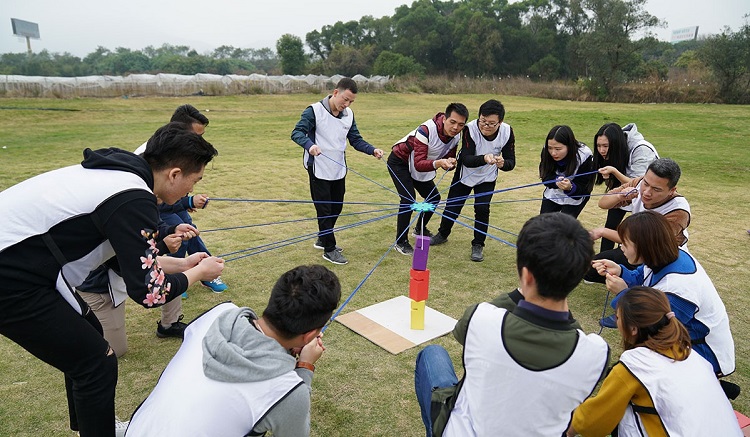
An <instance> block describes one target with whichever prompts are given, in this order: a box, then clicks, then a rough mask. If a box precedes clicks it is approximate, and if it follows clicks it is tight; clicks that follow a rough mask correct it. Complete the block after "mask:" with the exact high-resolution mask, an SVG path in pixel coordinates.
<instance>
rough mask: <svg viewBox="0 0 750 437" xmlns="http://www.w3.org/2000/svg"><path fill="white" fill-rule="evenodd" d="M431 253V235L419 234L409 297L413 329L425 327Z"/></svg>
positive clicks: (410, 275)
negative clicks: (428, 261) (428, 264)
mask: <svg viewBox="0 0 750 437" xmlns="http://www.w3.org/2000/svg"><path fill="white" fill-rule="evenodd" d="M429 253H430V237H425V236H422V235H418V236H417V241H416V243H415V245H414V257H413V258H412V261H411V267H412V268H411V271H410V272H409V298H410V299H411V313H410V314H411V329H424V309H425V301H426V300H427V297H428V296H429V290H430V271H429V270H428V269H427V257H428V255H429Z"/></svg>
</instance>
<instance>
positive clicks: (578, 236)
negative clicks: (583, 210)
mask: <svg viewBox="0 0 750 437" xmlns="http://www.w3.org/2000/svg"><path fill="white" fill-rule="evenodd" d="M593 256H594V242H593V240H591V236H589V233H588V231H586V229H584V228H583V226H581V223H579V222H578V220H576V219H574V218H573V217H571V216H570V215H568V214H563V213H561V212H555V213H548V214H540V215H538V216H536V217H532V218H531V219H529V220H528V221H527V222H526V223H525V224H524V225H523V227H522V228H521V232H520V233H519V234H518V240H517V241H516V266H517V267H518V274H519V275H520V274H521V270H522V269H523V268H524V267H526V268H527V269H528V270H529V272H531V274H532V275H534V279H535V280H536V284H537V291H538V292H539V295H540V296H542V297H546V298H550V299H552V300H557V301H560V300H563V299H565V298H566V297H567V296H568V294H570V292H571V291H573V289H574V288H576V286H577V285H578V284H579V283H580V282H581V279H583V275H584V274H585V273H586V272H587V271H588V269H589V267H591V259H592V258H593Z"/></svg>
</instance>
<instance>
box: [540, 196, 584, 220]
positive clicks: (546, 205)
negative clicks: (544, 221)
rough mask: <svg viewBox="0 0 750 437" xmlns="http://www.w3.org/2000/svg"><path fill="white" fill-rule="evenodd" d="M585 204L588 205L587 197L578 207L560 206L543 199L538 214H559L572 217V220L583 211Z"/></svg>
mask: <svg viewBox="0 0 750 437" xmlns="http://www.w3.org/2000/svg"><path fill="white" fill-rule="evenodd" d="M587 203H589V197H588V196H586V197H584V198H583V202H581V204H580V205H560V204H559V203H555V202H553V201H551V200H549V199H547V198H544V199H542V208H541V209H540V210H539V214H546V213H548V212H561V213H563V214H568V215H570V216H573V217H574V218H578V214H580V213H581V211H583V207H584V206H586V204H587Z"/></svg>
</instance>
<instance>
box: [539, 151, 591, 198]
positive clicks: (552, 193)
mask: <svg viewBox="0 0 750 437" xmlns="http://www.w3.org/2000/svg"><path fill="white" fill-rule="evenodd" d="M579 144H580V146H579V147H578V153H577V155H576V158H577V159H578V163H577V164H576V168H575V170H574V171H573V175H575V174H578V169H579V168H580V167H581V164H583V163H584V162H585V161H586V160H587V159H589V158H590V157H591V156H593V155H594V154H593V153H592V152H591V149H590V148H589V146H587V145H585V144H583V143H579ZM573 175H568V176H566V175H565V173H563V172H561V171H557V176H558V177H559V176H562V177H570V176H573ZM571 182H573V183H574V184H575V183H576V180H575V179H572V180H571ZM544 197H545V198H546V199H549V200H551V201H553V202H555V203H556V204H558V205H580V204H581V203H583V201H584V200H585V199H586V196H584V197H578V198H575V199H574V198H572V197H569V196H568V195H567V194H565V191H563V190H561V189H559V188H549V187H545V189H544Z"/></svg>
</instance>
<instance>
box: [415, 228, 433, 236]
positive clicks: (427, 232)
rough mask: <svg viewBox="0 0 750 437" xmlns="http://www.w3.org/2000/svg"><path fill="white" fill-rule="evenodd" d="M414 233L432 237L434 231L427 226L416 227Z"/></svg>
mask: <svg viewBox="0 0 750 437" xmlns="http://www.w3.org/2000/svg"><path fill="white" fill-rule="evenodd" d="M412 235H414V236H415V237H418V236H420V235H423V236H425V237H430V238H432V232H430V230H429V229H427V228H426V227H425V228H421V227H416V228H414V234H412Z"/></svg>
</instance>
